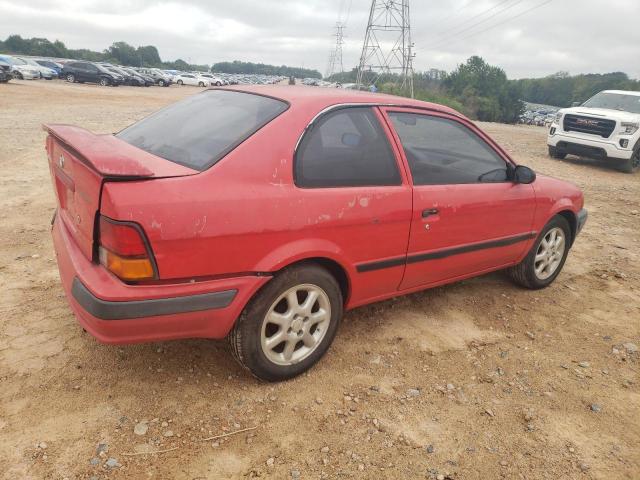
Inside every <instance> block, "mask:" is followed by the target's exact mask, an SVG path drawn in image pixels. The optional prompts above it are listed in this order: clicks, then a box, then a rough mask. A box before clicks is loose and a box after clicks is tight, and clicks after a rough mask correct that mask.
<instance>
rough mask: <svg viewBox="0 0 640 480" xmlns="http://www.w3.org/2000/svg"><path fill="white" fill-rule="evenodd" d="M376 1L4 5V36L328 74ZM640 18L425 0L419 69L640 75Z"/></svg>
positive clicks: (624, 0)
mask: <svg viewBox="0 0 640 480" xmlns="http://www.w3.org/2000/svg"><path fill="white" fill-rule="evenodd" d="M349 5H351V6H350V8H349ZM370 5H371V0H181V1H171V0H167V1H158V0H106V1H105V0H22V1H16V0H9V1H7V0H0V38H2V39H4V38H6V37H7V36H8V35H10V34H13V33H18V34H20V35H22V36H23V37H34V36H37V37H46V38H49V39H51V40H54V39H59V40H62V41H63V42H64V43H65V44H66V45H67V47H70V48H90V49H93V50H100V51H101V50H104V49H105V48H107V47H108V46H109V45H110V44H111V43H112V42H114V41H118V40H124V41H126V42H128V43H131V44H132V45H134V46H138V45H155V46H157V47H158V49H159V51H160V55H161V57H162V59H163V60H175V59H176V58H183V59H185V60H187V61H190V62H192V63H201V64H204V63H207V64H211V63H215V62H218V61H225V60H236V59H237V60H245V61H253V62H263V63H272V64H278V65H281V64H286V65H290V66H304V67H308V68H315V69H318V70H319V71H321V72H322V73H324V72H325V70H326V67H327V60H328V56H329V51H330V48H331V42H332V40H333V37H332V36H331V35H332V33H333V26H334V24H335V22H336V21H338V20H339V19H340V20H342V21H344V22H346V24H347V28H346V31H345V34H346V38H345V42H346V43H345V46H344V62H345V67H347V68H350V67H353V66H356V65H357V63H358V59H359V56H360V50H361V49H362V41H363V38H364V33H365V28H366V24H367V18H368V13H369V8H370ZM540 5H541V6H540ZM538 6H540V7H539V8H537V7H538ZM489 9H491V10H489ZM528 10H531V11H528ZM514 17H515V18H514ZM639 20H640V0H450V1H449V0H446V1H445V0H413V1H412V2H411V27H412V34H413V41H414V43H415V46H416V52H415V53H416V58H415V63H414V66H415V68H416V69H417V70H427V69H429V68H438V69H443V70H452V69H453V68H455V66H456V65H457V64H459V63H461V62H464V61H465V60H466V59H467V58H468V57H469V56H471V55H481V56H482V57H484V58H485V59H486V60H487V61H489V62H490V63H491V64H494V65H499V66H501V67H502V68H504V69H505V70H506V72H507V75H508V76H509V77H510V78H522V77H540V76H546V75H549V74H552V73H555V72H558V71H568V72H570V73H571V74H576V73H588V72H594V73H604V72H611V71H624V72H627V73H628V74H629V75H630V76H631V77H632V78H640V23H639Z"/></svg>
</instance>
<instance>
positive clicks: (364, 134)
mask: <svg viewBox="0 0 640 480" xmlns="http://www.w3.org/2000/svg"><path fill="white" fill-rule="evenodd" d="M295 181H296V185H298V186H300V187H308V188H319V187H350V186H376V185H400V184H401V183H402V180H401V177H400V173H399V171H398V165H397V163H396V159H395V156H394V154H393V151H392V150H391V147H390V145H389V142H388V140H387V136H386V134H385V132H384V130H383V129H382V127H381V126H380V123H379V122H378V119H377V117H376V115H375V114H374V112H373V111H372V110H371V109H370V108H369V107H352V108H343V109H341V110H338V111H335V112H332V113H329V114H327V115H325V116H323V117H322V118H321V119H320V120H319V121H318V122H317V123H316V124H314V125H312V126H311V129H310V130H309V131H308V132H307V133H306V134H305V136H304V138H303V140H302V143H301V144H300V147H299V148H298V151H297V154H296V161H295Z"/></svg>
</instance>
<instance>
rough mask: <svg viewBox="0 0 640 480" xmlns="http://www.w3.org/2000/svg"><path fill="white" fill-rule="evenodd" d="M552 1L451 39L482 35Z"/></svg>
mask: <svg viewBox="0 0 640 480" xmlns="http://www.w3.org/2000/svg"><path fill="white" fill-rule="evenodd" d="M552 1H553V0H545V1H544V2H542V3H539V4H537V5H534V6H532V7H530V8H528V9H526V10H523V11H522V12H520V13H518V14H516V15H513V16H510V17H507V18H505V19H503V20H501V21H499V22H498V23H495V24H493V25H490V26H489V27H487V28H484V29H482V30H478V31H475V32H471V33H469V34H468V35H463V36H456V37H455V38H453V39H452V40H451V43H454V42H457V41H460V40H465V39H467V38H471V37H474V36H476V35H480V34H482V33H485V32H488V31H489V30H492V29H494V28H496V27H499V26H501V25H504V24H505V23H507V22H511V21H513V20H516V19H518V18H520V17H522V16H524V15H526V14H527V13H529V12H532V11H534V10H537V9H538V8H542V7H544V6H545V5H547V4H549V3H551V2H552ZM470 29H471V28H469V30H470ZM460 33H464V31H463V32H460ZM441 43H442V41H439V42H438V43H436V44H432V45H428V46H426V47H422V49H426V48H434V47H436V46H439V45H440V44H441Z"/></svg>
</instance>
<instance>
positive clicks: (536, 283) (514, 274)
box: [507, 215, 573, 290]
mask: <svg viewBox="0 0 640 480" xmlns="http://www.w3.org/2000/svg"><path fill="white" fill-rule="evenodd" d="M555 228H560V229H561V230H562V231H563V232H564V238H565V246H564V253H563V254H562V259H561V260H560V263H559V265H558V266H557V268H556V270H555V271H554V272H553V274H552V275H551V276H550V277H548V278H545V279H540V278H539V277H538V275H537V274H536V271H535V263H536V262H535V257H536V254H537V253H538V249H539V248H540V244H541V243H542V240H543V239H544V238H545V236H546V235H547V233H549V231H551V230H553V229H555ZM572 241H573V239H572V234H571V227H569V222H567V220H566V219H565V218H564V217H562V216H560V215H556V216H555V217H553V218H552V219H551V220H550V221H549V223H547V224H546V225H545V227H544V228H543V229H542V232H540V235H538V238H537V239H536V241H535V243H534V244H533V247H531V250H529V253H528V254H527V256H526V257H525V258H524V260H523V261H522V262H520V263H519V264H518V265H516V266H514V267H511V268H509V269H508V270H507V273H508V275H509V276H510V277H511V279H512V280H513V281H514V282H515V283H517V284H518V285H520V286H522V287H525V288H528V289H531V290H539V289H541V288H546V287H548V286H549V285H551V284H552V283H553V281H554V280H555V279H556V278H557V277H558V275H560V272H561V271H562V268H563V267H564V263H565V261H566V260H567V255H568V254H569V250H570V248H571V244H572Z"/></svg>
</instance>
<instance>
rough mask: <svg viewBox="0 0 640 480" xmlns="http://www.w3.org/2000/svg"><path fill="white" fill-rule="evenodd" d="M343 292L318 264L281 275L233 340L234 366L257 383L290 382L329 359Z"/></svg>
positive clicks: (266, 289)
mask: <svg viewBox="0 0 640 480" xmlns="http://www.w3.org/2000/svg"><path fill="white" fill-rule="evenodd" d="M342 312H343V304H342V292H341V291H340V287H339V286H338V283H337V282H336V280H335V278H334V277H333V276H332V275H331V274H330V273H329V272H328V271H327V270H325V269H324V268H322V267H320V266H318V265H315V264H302V265H298V266H294V267H291V268H288V269H286V270H283V271H282V272H281V273H279V274H278V275H277V276H276V277H275V278H274V279H273V280H271V281H270V282H269V283H267V285H265V287H264V288H263V289H262V290H260V292H258V293H257V294H256V296H255V297H254V298H253V299H252V300H251V301H250V302H249V304H248V305H247V307H246V308H245V310H244V311H243V312H242V315H241V316H240V318H239V319H238V321H237V322H236V325H235V326H234V328H233V330H232V332H231V333H230V334H229V343H230V345H231V350H232V352H233V354H234V357H235V358H236V360H237V361H238V362H239V363H240V365H242V366H243V367H245V368H247V369H248V370H249V371H251V373H253V374H254V375H255V376H256V377H258V378H260V379H262V380H267V381H270V382H274V381H281V380H286V379H289V378H292V377H295V376H297V375H300V374H301V373H303V372H305V371H306V370H308V369H309V368H311V367H312V366H313V365H314V364H315V363H316V362H317V361H318V360H320V358H322V356H323V355H324V354H325V353H326V351H327V350H328V349H329V346H330V345H331V342H332V341H333V338H334V337H335V334H336V331H337V329H338V325H339V323H340V320H341V319H342Z"/></svg>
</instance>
